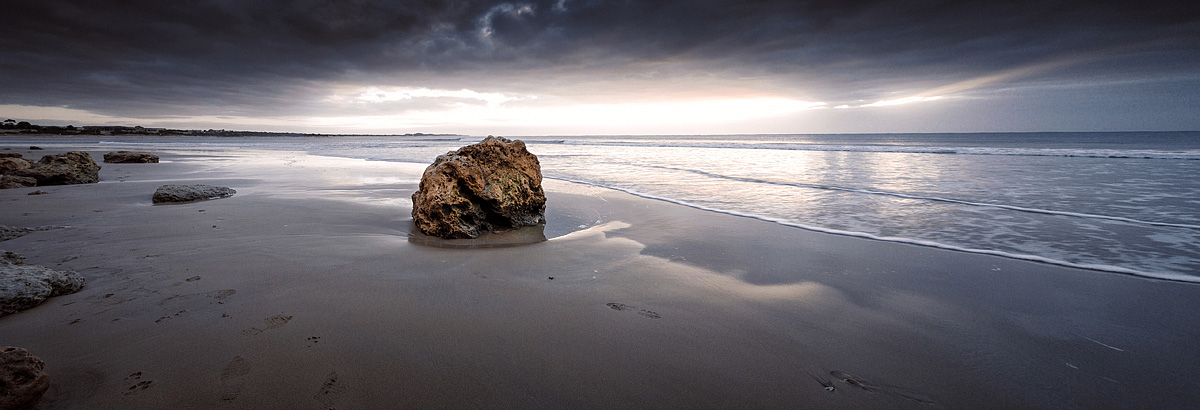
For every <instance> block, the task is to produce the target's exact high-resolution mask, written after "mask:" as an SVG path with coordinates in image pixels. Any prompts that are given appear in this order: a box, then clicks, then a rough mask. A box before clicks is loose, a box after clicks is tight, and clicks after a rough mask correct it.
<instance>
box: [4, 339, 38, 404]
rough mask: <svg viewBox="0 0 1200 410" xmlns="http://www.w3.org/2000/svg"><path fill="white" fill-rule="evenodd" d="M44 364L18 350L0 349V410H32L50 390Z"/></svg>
mask: <svg viewBox="0 0 1200 410" xmlns="http://www.w3.org/2000/svg"><path fill="white" fill-rule="evenodd" d="M45 367H46V362H43V361H42V359H40V358H38V357H37V356H34V355H33V354H31V353H29V351H28V350H25V349H22V348H20V347H12V346H4V347H0V409H3V410H32V409H33V408H35V407H37V405H38V402H39V401H41V400H42V395H43V394H46V390H47V389H49V388H50V376H49V375H47V374H46V373H45V372H43V371H42V369H43V368H45Z"/></svg>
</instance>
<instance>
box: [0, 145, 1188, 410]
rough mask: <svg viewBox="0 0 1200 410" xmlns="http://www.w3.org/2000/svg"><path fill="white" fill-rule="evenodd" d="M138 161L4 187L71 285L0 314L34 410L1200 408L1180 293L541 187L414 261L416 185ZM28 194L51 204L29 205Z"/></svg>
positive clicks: (182, 155) (238, 158)
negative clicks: (58, 180) (496, 229)
mask: <svg viewBox="0 0 1200 410" xmlns="http://www.w3.org/2000/svg"><path fill="white" fill-rule="evenodd" d="M89 151H90V152H91V153H92V155H93V157H94V158H97V157H98V156H97V153H98V152H99V151H96V150H89ZM151 151H153V152H155V153H160V156H162V159H163V161H164V162H163V163H161V164H101V165H102V166H103V169H102V170H101V182H100V183H98V184H88V185H72V186H53V187H38V188H27V189H14V190H4V191H0V202H3V203H4V204H5V205H6V206H5V210H4V211H0V224H3V225H10V226H25V227H28V226H37V225H66V226H68V228H65V229H59V230H54V231H41V232H34V233H31V234H29V235H26V236H24V237H20V238H16V239H12V240H9V241H4V242H0V249H4V250H9V251H15V252H18V253H23V254H25V255H26V257H27V258H28V260H29V262H28V263H30V264H39V265H43V266H47V267H51V268H54V269H67V268H69V269H74V270H76V271H78V272H80V273H81V274H83V275H84V276H85V277H87V279H88V283H87V286H85V288H84V289H83V290H82V291H80V292H79V293H76V294H72V295H66V296H60V297H56V298H52V299H50V300H48V301H47V302H46V303H44V304H43V305H42V306H39V307H37V308H34V309H31V310H29V311H25V312H21V313H17V314H14V315H10V316H7V317H4V318H0V334H2V335H5V336H4V340H0V344H10V345H17V346H22V347H26V348H28V349H30V350H31V351H32V352H33V353H34V354H35V355H39V356H40V357H42V358H43V359H44V360H45V361H46V362H47V368H46V371H47V373H49V374H50V376H51V380H52V383H54V384H53V386H52V387H51V390H50V392H48V393H47V395H46V397H45V398H44V399H43V404H42V408H45V409H55V408H80V407H93V408H115V407H123V408H161V407H187V406H188V405H192V406H197V407H204V408H216V407H226V406H227V407H242V408H295V407H317V408H332V407H335V406H336V407H338V408H342V407H347V408H378V407H381V406H384V407H395V406H403V405H412V406H417V407H466V408H489V407H505V408H561V407H579V408H612V407H628V408H647V407H655V408H722V407H723V408H728V407H748V406H749V407H765V408H781V407H794V406H796V405H798V404H804V405H806V406H811V407H813V408H847V407H851V408H853V407H870V408H881V407H882V408H927V407H928V406H930V405H931V403H932V405H936V406H940V407H945V408H963V407H974V408H1006V407H1007V408H1011V407H1025V408H1120V407H1137V406H1163V407H1171V405H1172V404H1173V403H1187V402H1189V401H1194V400H1200V397H1198V396H1200V393H1187V392H1181V391H1179V389H1176V388H1173V387H1172V386H1173V385H1175V384H1177V381H1178V380H1196V379H1197V376H1200V375H1198V374H1197V370H1195V369H1194V367H1195V366H1192V365H1194V364H1196V363H1197V362H1200V355H1198V354H1197V352H1196V351H1195V348H1193V347H1190V344H1189V343H1187V341H1188V340H1195V339H1194V338H1195V337H1197V336H1200V334H1198V333H1197V331H1195V330H1192V329H1189V328H1188V327H1189V326H1188V325H1187V324H1188V323H1196V321H1195V320H1200V313H1194V312H1191V311H1189V309H1187V307H1188V306H1196V303H1198V302H1200V292H1197V290H1196V289H1195V288H1194V287H1191V286H1185V285H1183V284H1179V283H1175V282H1163V281H1157V280H1149V279H1143V278H1138V277H1129V276H1123V275H1098V274H1097V273H1095V272H1093V271H1084V270H1079V269H1071V268H1064V267H1059V266H1052V265H1046V264H1041V263H1033V262H1028V261H1020V260H1013V259H1006V258H1000V257H993V256H984V255H976V254H966V253H961V252H953V251H947V250H940V249H934V248H927V247H919V246H913V245H904V244H897V243H892V242H882V241H869V240H863V239H862V238H855V237H848V236H839V235H834V234H827V233H820V232H813V231H806V230H799V229H796V228H794V227H788V226H783V225H779V224H777V223H772V222H765V221H761V220H756V219H748V218H746V217H738V216H732V215H728V214H720V213H716V212H712V211H704V210H700V209H694V208H688V207H685V206H681V205H677V204H671V203H665V202H660V201H655V200H651V199H646V198H639V197H635V196H633V195H631V194H628V193H623V192H619V191H613V190H609V189H604V188H599V187H593V186H582V185H577V184H572V183H567V182H561V181H555V180H547V182H546V183H545V185H546V189H547V196H548V198H549V199H550V202H549V205H548V208H547V220H548V221H549V222H548V224H547V226H546V233H545V235H546V237H548V238H549V240H547V241H545V242H541V243H538V244H533V245H528V246H522V247H513V248H489V249H467V250H464V249H442V248H431V247H422V246H415V245H413V244H410V243H409V242H408V241H407V234H408V233H409V232H410V231H411V221H408V224H407V225H406V220H407V219H410V218H408V215H407V211H408V209H409V208H407V206H411V204H406V201H407V195H411V193H412V190H414V189H415V184H416V183H417V182H419V178H420V171H421V170H423V169H424V165H422V164H409V163H396V162H382V161H366V160H355V159H345V158H337V157H321V156H316V155H309V154H305V153H301V152H292V151H289V152H284V151H273V152H267V151H252V150H238V151H229V150H227V151H220V150H217V151H203V152H199V151H196V150H188V149H182V148H178V147H171V148H164V149H161V150H158V149H151ZM39 152H47V153H48V152H50V150H47V151H39ZM99 153H100V154H102V153H103V152H99ZM182 182H186V183H207V184H215V185H223V186H230V187H232V188H235V189H237V191H238V194H237V195H235V196H233V197H231V198H226V199H218V200H212V201H205V202H198V203H191V204H181V205H167V206H161V205H160V206H155V205H150V202H149V198H150V194H152V193H153V188H154V187H157V186H158V185H162V184H167V183H182ZM32 189H44V190H47V191H50V193H51V194H50V195H41V196H33V197H29V196H26V195H24V194H25V191H28V190H32ZM551 276H553V277H554V279H553V280H549V279H547V278H548V277H551ZM197 277H198V279H195V280H191V279H192V278H197ZM1190 310H1194V309H1190ZM76 320H78V321H76ZM1064 363H1065V364H1064ZM1072 366H1074V368H1073V367H1072ZM1146 368H1152V369H1155V372H1153V373H1152V374H1149V375H1147V374H1146V372H1145V369H1146ZM135 375H137V376H136V377H135ZM1106 379H1109V380H1113V381H1108V380H1106ZM846 380H850V381H852V382H853V383H849V382H846ZM1114 381H1115V382H1114ZM143 382H151V383H148V384H146V383H143ZM138 386H145V387H138ZM826 387H833V388H834V390H833V391H828V390H826ZM130 388H133V390H130ZM1192 391H1196V390H1192Z"/></svg>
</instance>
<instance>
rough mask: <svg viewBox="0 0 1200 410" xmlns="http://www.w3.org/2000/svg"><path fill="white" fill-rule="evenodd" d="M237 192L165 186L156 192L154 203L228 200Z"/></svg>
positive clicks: (226, 189) (220, 187) (191, 186)
mask: <svg viewBox="0 0 1200 410" xmlns="http://www.w3.org/2000/svg"><path fill="white" fill-rule="evenodd" d="M236 193H237V191H235V190H233V189H230V188H226V187H223V186H212V185H201V184H194V185H163V186H160V187H158V190H156V191H154V198H153V200H154V203H156V204H158V203H173V202H192V201H201V200H205V199H217V198H228V197H231V196H233V194H236Z"/></svg>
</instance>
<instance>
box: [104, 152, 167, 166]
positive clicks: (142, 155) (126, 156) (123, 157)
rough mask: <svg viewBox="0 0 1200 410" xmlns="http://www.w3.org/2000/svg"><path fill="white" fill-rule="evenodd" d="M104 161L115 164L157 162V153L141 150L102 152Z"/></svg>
mask: <svg viewBox="0 0 1200 410" xmlns="http://www.w3.org/2000/svg"><path fill="white" fill-rule="evenodd" d="M104 162H109V163H115V164H151V163H153V164H157V163H158V155H154V154H151V153H149V152H141V151H138V152H133V151H113V152H109V153H107V154H104Z"/></svg>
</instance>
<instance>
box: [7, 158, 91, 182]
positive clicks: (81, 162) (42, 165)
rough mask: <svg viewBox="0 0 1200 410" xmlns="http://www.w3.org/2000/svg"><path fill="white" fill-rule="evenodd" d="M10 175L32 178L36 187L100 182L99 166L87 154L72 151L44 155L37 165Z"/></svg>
mask: <svg viewBox="0 0 1200 410" xmlns="http://www.w3.org/2000/svg"><path fill="white" fill-rule="evenodd" d="M11 175H14V176H20V177H27V178H33V179H35V180H37V185H38V186H45V185H72V184H91V183H96V182H99V181H100V165H97V164H96V162H95V161H92V156H91V155H89V154H88V153H86V152H83V151H72V152H68V153H66V154H58V155H46V156H44V157H42V159H41V160H39V161H38V162H37V164H34V165H33V166H31V167H29V168H24V169H18V170H15V171H13V172H12V173H11ZM5 176H6V177H7V176H9V175H5Z"/></svg>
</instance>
